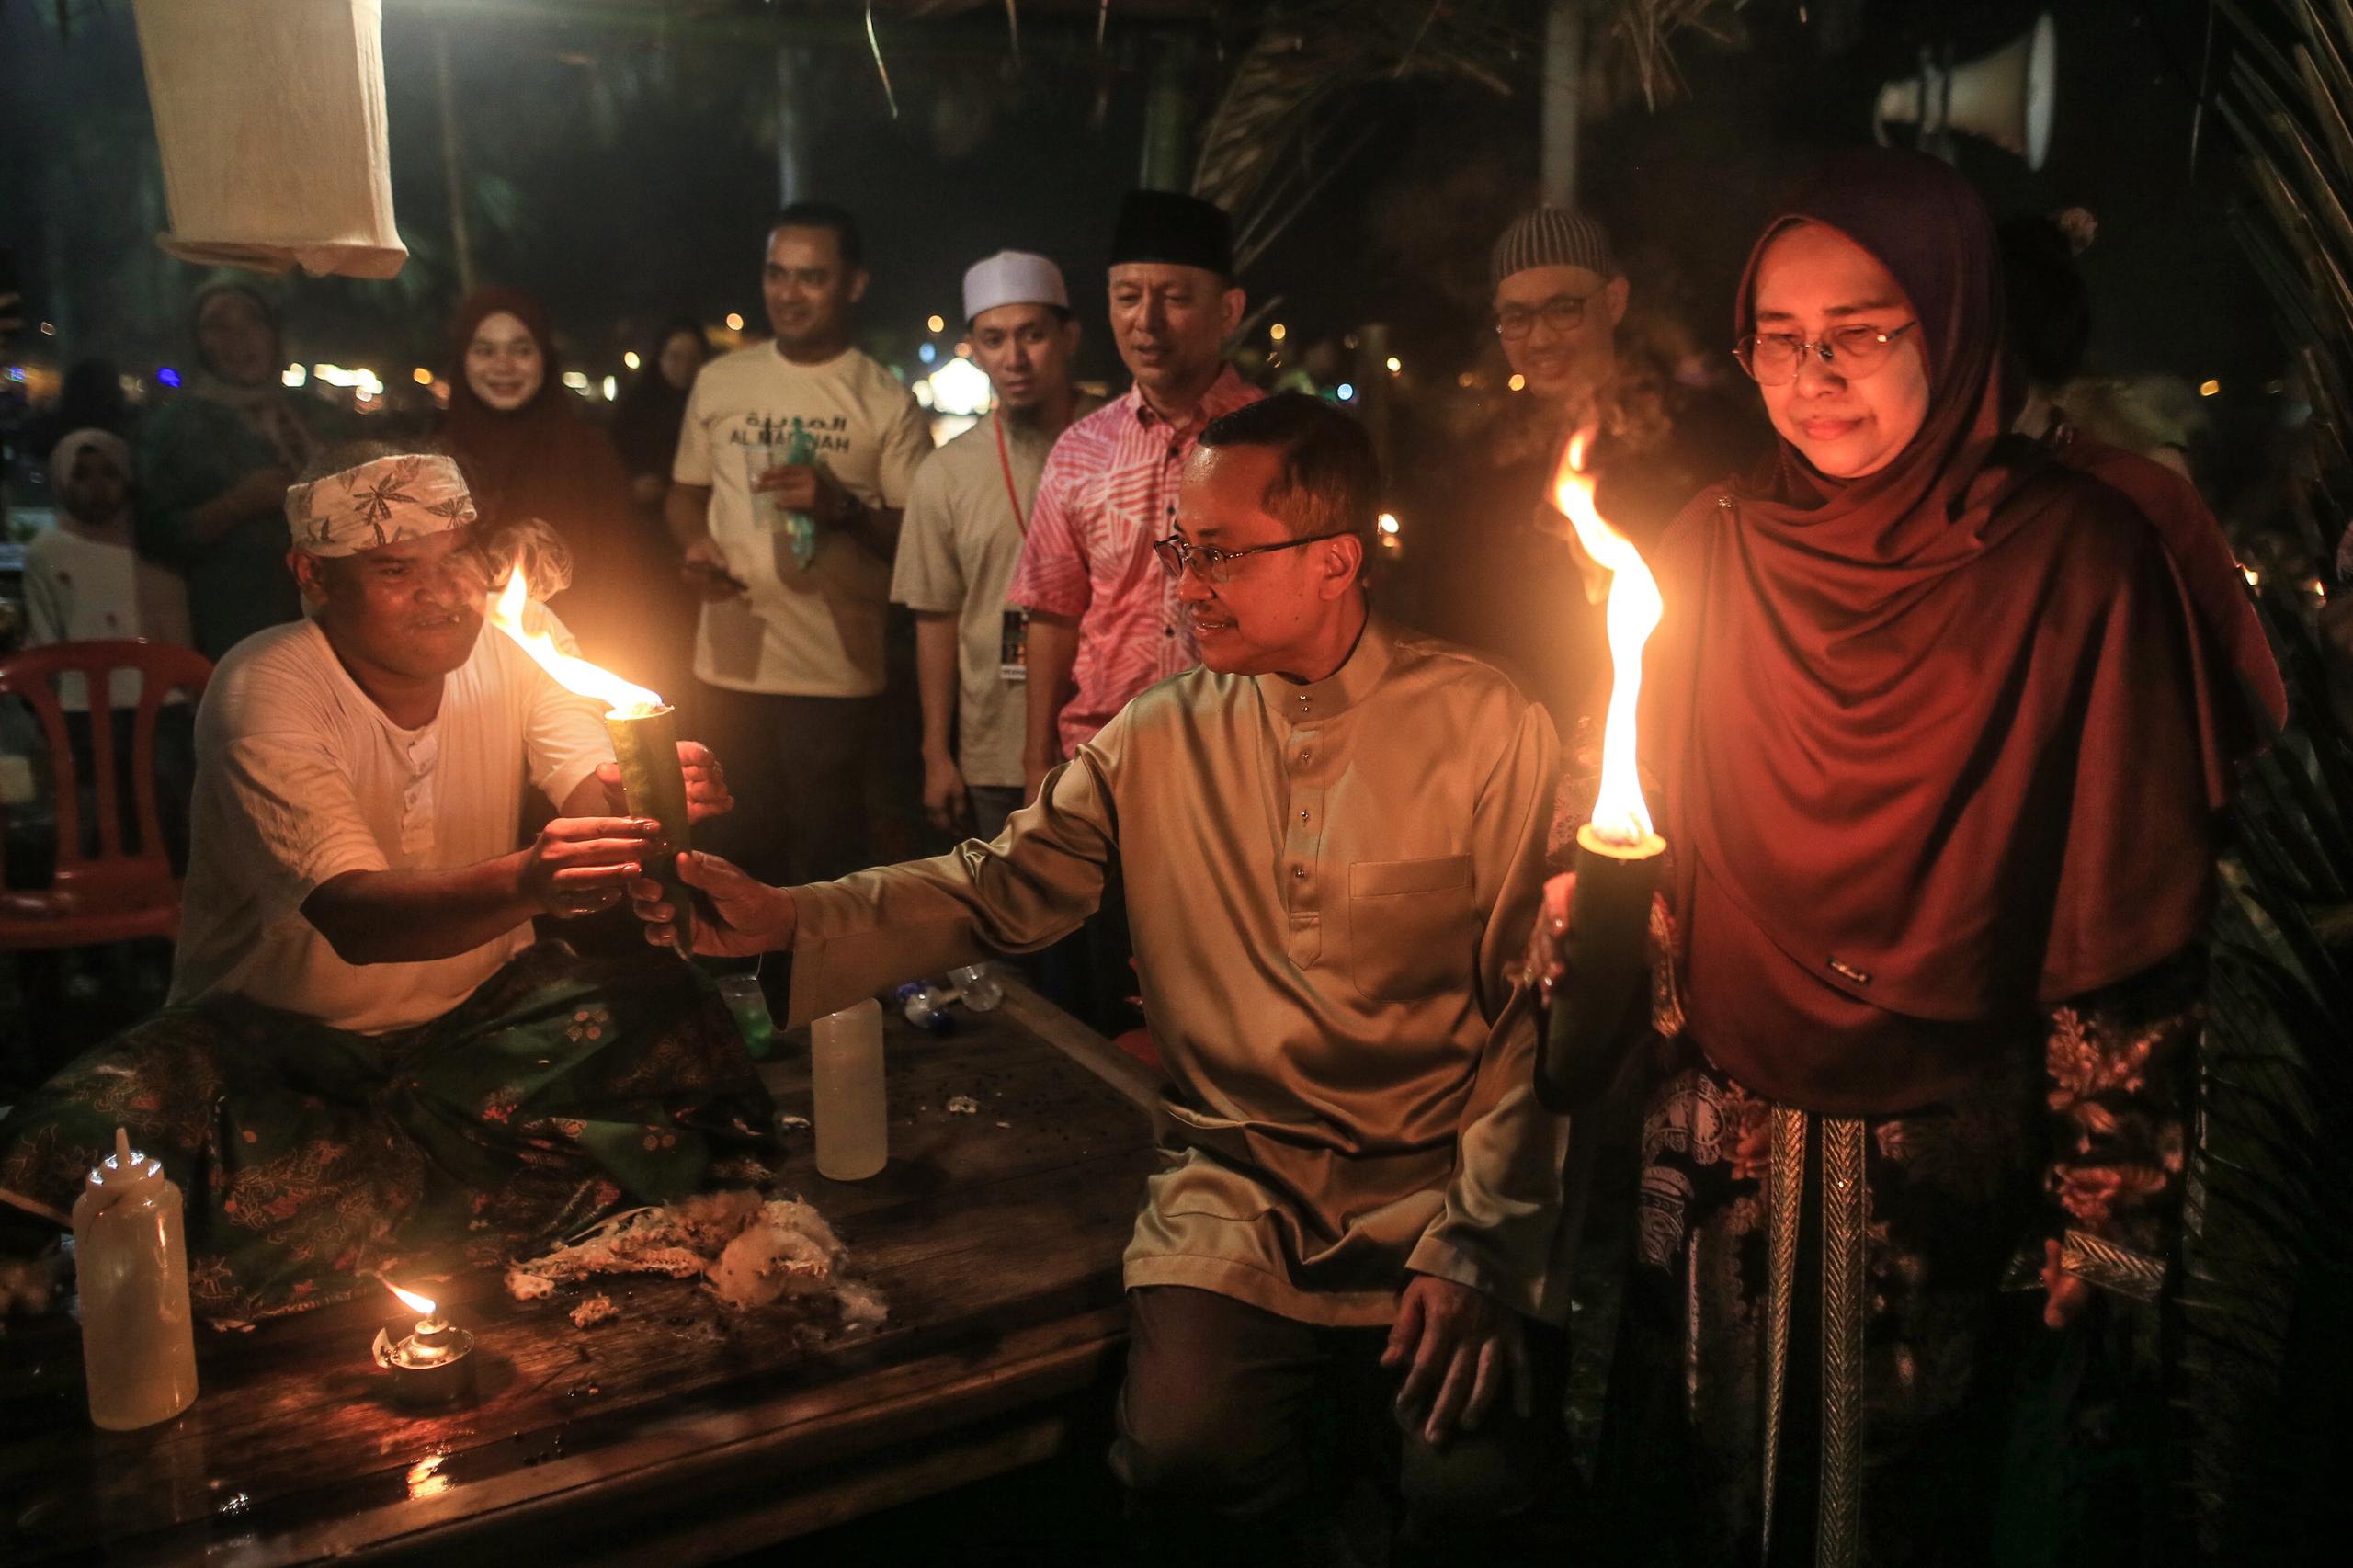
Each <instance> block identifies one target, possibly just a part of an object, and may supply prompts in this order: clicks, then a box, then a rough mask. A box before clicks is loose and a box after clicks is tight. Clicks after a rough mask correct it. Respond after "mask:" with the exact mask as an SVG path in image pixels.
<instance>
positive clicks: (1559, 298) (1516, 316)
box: [1495, 290, 1600, 343]
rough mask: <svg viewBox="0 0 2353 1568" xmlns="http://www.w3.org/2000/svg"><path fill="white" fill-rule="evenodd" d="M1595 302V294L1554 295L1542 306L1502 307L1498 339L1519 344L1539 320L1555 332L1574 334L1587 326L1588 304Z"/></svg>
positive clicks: (1496, 318) (1498, 324)
mask: <svg viewBox="0 0 2353 1568" xmlns="http://www.w3.org/2000/svg"><path fill="white" fill-rule="evenodd" d="M1599 292H1600V290H1594V293H1599ZM1592 298H1593V294H1555V295H1553V296H1552V298H1551V299H1549V300H1547V301H1544V302H1543V303H1542V304H1540V305H1536V306H1532V307H1531V306H1529V305H1505V306H1502V307H1501V308H1499V309H1498V310H1497V311H1496V312H1495V335H1496V336H1497V337H1500V338H1502V339H1503V340H1504V341H1506V343H1518V341H1519V340H1520V339H1521V338H1523V337H1526V336H1527V335H1529V333H1530V332H1533V331H1534V330H1535V329H1536V323H1537V321H1538V320H1539V318H1541V319H1542V321H1543V323H1544V324H1545V325H1546V326H1549V327H1551V328H1552V330H1553V331H1554V332H1561V333H1567V332H1574V331H1576V329H1577V328H1578V327H1580V326H1582V325H1584V324H1585V307H1586V301H1588V300H1590V299H1592Z"/></svg>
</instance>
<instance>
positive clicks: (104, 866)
mask: <svg viewBox="0 0 2353 1568" xmlns="http://www.w3.org/2000/svg"><path fill="white" fill-rule="evenodd" d="M117 670H137V671H138V672H139V673H140V675H141V676H142V677H143V678H142V681H141V683H140V688H139V707H138V709H137V710H136V716H135V717H134V718H133V719H132V720H131V778H132V780H133V781H134V785H135V793H136V797H137V798H136V801H135V804H136V806H137V808H138V813H139V842H140V844H141V846H142V850H141V852H140V853H137V854H133V853H131V852H130V851H129V850H127V849H125V848H124V847H123V842H122V838H123V834H122V809H121V804H120V801H119V799H118V798H117V789H118V786H117V783H116V779H117V777H118V774H119V769H118V768H117V767H115V735H114V728H115V727H114V725H113V723H112V722H110V720H109V718H108V715H109V714H110V713H111V711H112V710H111V709H110V707H108V701H109V699H111V698H112V695H113V690H114V682H113V680H112V678H111V677H112V676H113V675H114V672H115V671H117ZM69 674H71V675H79V676H81V677H82V680H83V685H84V687H85V689H86V690H87V691H88V692H89V694H90V699H91V703H90V707H91V713H90V718H91V723H90V766H91V770H92V771H93V772H95V773H96V774H97V778H94V779H93V780H91V782H92V783H93V784H94V785H95V786H96V788H97V829H98V832H97V839H98V852H97V854H96V855H85V854H84V853H83V851H82V796H81V790H80V788H79V786H80V782H81V781H80V779H78V778H76V777H75V775H74V748H73V746H72V745H71V744H69V743H68V741H67V738H66V733H65V710H64V708H63V705H62V704H60V703H59V701H58V699H57V677H58V676H63V675H69ZM211 678H212V662H211V661H210V659H207V658H206V657H205V656H204V655H203V654H201V653H198V652H196V650H194V649H193V648H179V647H175V646H172V645H171V644H169V643H165V642H142V641H136V640H122V641H112V642H57V643H52V644H51V645H50V646H48V647H44V648H28V649H27V650H25V651H24V652H23V653H12V654H10V655H9V656H8V657H6V659H0V696H8V697H18V698H22V699H24V700H25V701H26V702H27V703H28V705H29V706H30V707H31V709H32V711H33V717H34V718H35V719H36V720H37V721H39V722H40V728H41V733H42V734H43V735H44V736H46V737H47V739H48V742H49V757H50V767H51V774H52V777H53V780H54V784H55V790H54V791H53V795H52V798H53V799H54V800H55V801H56V802H57V874H56V876H55V877H54V878H53V879H52V880H51V883H50V885H49V886H48V887H45V888H9V887H5V886H0V948H75V947H83V946H85V945H89V944H92V943H98V942H123V941H129V940H131V939H132V938H133V937H176V936H177V935H178V934H179V928H180V880H179V879H178V878H177V877H175V876H174V875H172V865H171V861H170V860H169V859H168V858H166V857H165V853H164V832H163V825H162V824H161V822H160V821H159V820H158V818H157V816H156V812H155V716H156V714H157V713H158V712H159V711H161V710H162V709H163V706H164V699H165V698H166V697H168V696H169V695H171V693H173V692H174V691H181V692H185V693H187V694H188V700H189V701H191V702H193V701H195V700H196V699H198V698H199V696H201V695H202V694H203V691H204V686H205V683H206V682H207V681H209V680H210V679H211ZM5 824H6V808H5V807H0V826H5ZM5 854H6V835H5V833H0V881H6V870H7V868H6V861H5Z"/></svg>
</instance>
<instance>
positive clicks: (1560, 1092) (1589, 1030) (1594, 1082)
mask: <svg viewBox="0 0 2353 1568" xmlns="http://www.w3.org/2000/svg"><path fill="white" fill-rule="evenodd" d="M1589 435H1590V432H1581V433H1580V434H1578V435H1577V436H1576V437H1575V438H1574V439H1573V440H1571V441H1570V442H1569V446H1568V450H1567V451H1566V452H1565V453H1563V456H1562V459H1561V466H1560V469H1559V471H1558V472H1556V473H1555V474H1554V475H1553V482H1552V487H1553V496H1554V499H1555V501H1556V503H1557V504H1558V506H1560V509H1561V511H1562V513H1563V516H1565V517H1567V518H1568V519H1569V522H1570V524H1571V526H1573V527H1574V528H1575V529H1576V535H1577V542H1578V543H1579V544H1581V545H1582V546H1584V548H1585V551H1586V554H1587V555H1589V556H1591V557H1592V558H1593V560H1594V562H1596V563H1597V565H1599V566H1601V567H1602V568H1604V569H1605V570H1607V571H1608V573H1609V574H1610V577H1609V603H1608V610H1607V612H1606V615H1607V625H1608V633H1609V664H1610V683H1609V710H1608V716H1607V718H1606V719H1605V721H1604V722H1603V725H1602V733H1601V788H1600V790H1598V791H1597V793H1596V795H1595V797H1594V805H1593V812H1592V814H1591V816H1590V817H1588V818H1587V820H1586V824H1585V825H1584V826H1583V827H1580V828H1578V829H1577V861H1576V878H1577V882H1576V891H1575V892H1574V893H1573V894H1571V895H1570V902H1569V932H1568V938H1567V941H1566V944H1565V946H1564V949H1563V955H1562V956H1563V966H1564V968H1565V970H1566V972H1565V973H1564V974H1563V977H1562V980H1561V983H1560V984H1559V985H1558V986H1557V987H1555V988H1554V990H1553V993H1552V1012H1551V1017H1550V1018H1549V1019H1548V1020H1547V1021H1546V1028H1545V1038H1544V1051H1543V1055H1542V1058H1541V1059H1540V1062H1539V1063H1538V1066H1537V1074H1536V1088H1537V1096H1538V1097H1539V1098H1540V1099H1541V1100H1542V1101H1543V1103H1544V1104H1545V1106H1546V1107H1547V1108H1550V1109H1552V1110H1554V1111H1573V1110H1577V1109H1582V1108H1585V1107H1586V1106H1589V1105H1591V1104H1592V1103H1593V1102H1594V1101H1595V1100H1597V1099H1598V1098H1599V1097H1600V1096H1602V1094H1603V1093H1605V1092H1606V1091H1607V1090H1608V1087H1609V1085H1610V1082H1611V1080H1613V1079H1614V1078H1615V1077H1616V1076H1617V1074H1618V1066H1619V1062H1620V1060H1621V1059H1622V1057H1623V1054H1624V1047H1625V1045H1626V1044H1627V1042H1628V1040H1630V1039H1631V1035H1632V1031H1633V1027H1634V1025H1635V1023H1636V1021H1637V1017H1638V1015H1637V1013H1636V1011H1635V1009H1636V1007H1637V1006H1638V1005H1640V1004H1641V1002H1642V1001H1643V999H1644V998H1645V997H1646V996H1647V995H1648V994H1649V990H1650V986H1649V980H1650V914H1651V897H1652V893H1653V892H1654V890H1655V888H1656V887H1657V884H1658V872H1659V868H1660V865H1661V863H1662V857H1663V856H1664V854H1665V850H1666V840H1665V839H1664V838H1661V837H1660V836H1659V835H1658V834H1657V833H1656V832H1655V831H1654V829H1653V827H1652V825H1651V813H1650V807H1649V805H1648V803H1647V802H1646V801H1643V786H1642V778H1641V776H1640V773H1639V771H1638V769H1637V767H1636V763H1635V756H1634V714H1635V710H1636V708H1637V707H1638V706H1639V703H1640V699H1641V694H1642V679H1643V643H1645V642H1648V641H1649V640H1650V634H1651V631H1652V629H1653V628H1654V627H1656V626H1657V625H1658V621H1659V615H1660V613H1661V611H1662V609H1663V608H1664V606H1663V601H1662V600H1661V599H1660V597H1659V591H1658V583H1657V581H1656V579H1654V577H1653V576H1652V575H1651V571H1650V568H1649V567H1648V566H1646V565H1644V564H1643V558H1642V555H1641V554H1640V553H1639V552H1638V551H1636V550H1635V549H1634V547H1633V545H1632V544H1631V542H1630V541H1629V540H1627V539H1626V537H1625V536H1624V535H1622V534H1620V533H1619V532H1618V531H1617V530H1616V529H1615V528H1611V527H1610V526H1609V525H1608V523H1606V522H1604V521H1602V519H1601V514H1600V513H1599V512H1598V511H1597V510H1596V509H1595V507H1594V502H1593V492H1594V484H1593V479H1592V477H1591V476H1590V475H1589V474H1587V473H1586V472H1585V466H1584V457H1585V450H1586V444H1587V437H1588V436H1589Z"/></svg>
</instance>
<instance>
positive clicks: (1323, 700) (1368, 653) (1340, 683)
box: [1251, 610, 1397, 729]
mask: <svg viewBox="0 0 2353 1568" xmlns="http://www.w3.org/2000/svg"><path fill="white" fill-rule="evenodd" d="M1396 646H1397V638H1396V633H1395V632H1393V631H1391V630H1390V627H1389V624H1388V623H1387V622H1386V621H1384V620H1382V619H1381V617H1379V616H1377V615H1374V614H1372V613H1371V612H1370V610H1368V611H1367V612H1366V614H1365V618H1364V630H1363V631H1361V632H1359V633H1358V635H1357V645H1356V646H1355V647H1354V648H1352V649H1350V650H1349V652H1348V656H1347V658H1346V659H1344V660H1342V661H1341V663H1340V667H1339V668H1338V669H1336V670H1334V671H1333V672H1332V673H1331V674H1330V675H1328V676H1324V678H1323V679H1322V680H1312V681H1308V682H1306V683H1304V684H1302V683H1300V682H1298V681H1290V680H1285V679H1284V678H1283V677H1282V676H1276V675H1266V676H1253V677H1251V678H1253V679H1254V680H1256V682H1257V683H1258V699H1259V700H1260V701H1262V702H1264V703H1265V704H1266V705H1267V712H1269V713H1272V714H1273V715H1274V716H1275V717H1276V718H1278V719H1279V720H1281V721H1282V722H1284V723H1285V724H1286V725H1288V726H1290V727H1291V728H1293V729H1296V728H1298V727H1299V726H1300V725H1302V724H1319V723H1322V722H1324V720H1326V719H1336V718H1338V717H1339V716H1340V715H1341V714H1343V713H1346V712H1347V710H1349V709H1351V708H1353V707H1355V706H1356V705H1357V704H1358V703H1359V702H1362V701H1363V700H1364V699H1366V698H1368V697H1370V696H1371V695H1372V692H1373V688H1374V687H1378V686H1379V685H1380V684H1381V679H1382V677H1383V676H1387V675H1388V673H1389V665H1390V660H1391V658H1392V655H1393V654H1394V653H1395V651H1396Z"/></svg>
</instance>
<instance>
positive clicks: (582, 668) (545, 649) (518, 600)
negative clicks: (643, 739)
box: [490, 555, 662, 719]
mask: <svg viewBox="0 0 2353 1568" xmlns="http://www.w3.org/2000/svg"><path fill="white" fill-rule="evenodd" d="M530 597H531V584H530V579H529V577H527V576H525V575H524V573H523V558H522V557H521V556H519V555H518V556H517V557H516V558H515V570H514V571H513V572H512V573H511V574H508V576H507V579H506V587H505V588H504V589H503V590H501V591H500V593H499V596H498V602H497V603H496V604H495V605H493V606H492V607H491V611H490V623H491V624H492V625H493V626H495V627H496V628H498V630H499V631H504V632H505V633H506V635H507V636H509V637H511V638H513V639H514V640H515V645H516V646H517V647H518V648H520V649H522V650H523V652H525V653H529V654H530V655H531V657H532V658H533V659H535V660H537V661H538V663H539V666H540V668H541V669H543V670H545V671H547V672H548V674H549V676H551V677H552V678H553V679H554V681H555V683H556V685H558V686H560V687H563V688H564V689H565V690H566V691H575V692H578V693H579V694H580V695H581V696H583V697H593V698H595V699H597V700H598V701H600V702H602V703H604V704H605V706H606V707H608V708H609V709H611V710H612V711H613V714H614V716H615V717H616V718H622V719H642V718H643V717H644V716H645V715H646V714H648V713H652V712H654V711H655V710H658V709H659V708H661V706H662V699H661V698H660V697H658V696H656V695H655V694H654V693H653V692H650V691H648V690H646V689H645V688H644V687H642V686H631V684H630V683H629V682H627V681H625V680H623V679H621V677H620V676H617V675H615V674H613V673H612V672H611V671H610V670H607V669H602V668H599V667H598V666H597V665H592V664H590V663H589V662H588V661H587V660H585V659H575V658H574V657H573V656H572V655H571V654H569V653H565V652H564V651H563V649H561V648H558V647H557V646H556V645H555V639H554V638H552V637H551V636H549V635H548V634H547V633H546V632H545V631H524V630H523V607H524V606H525V605H527V604H529V602H530Z"/></svg>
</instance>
